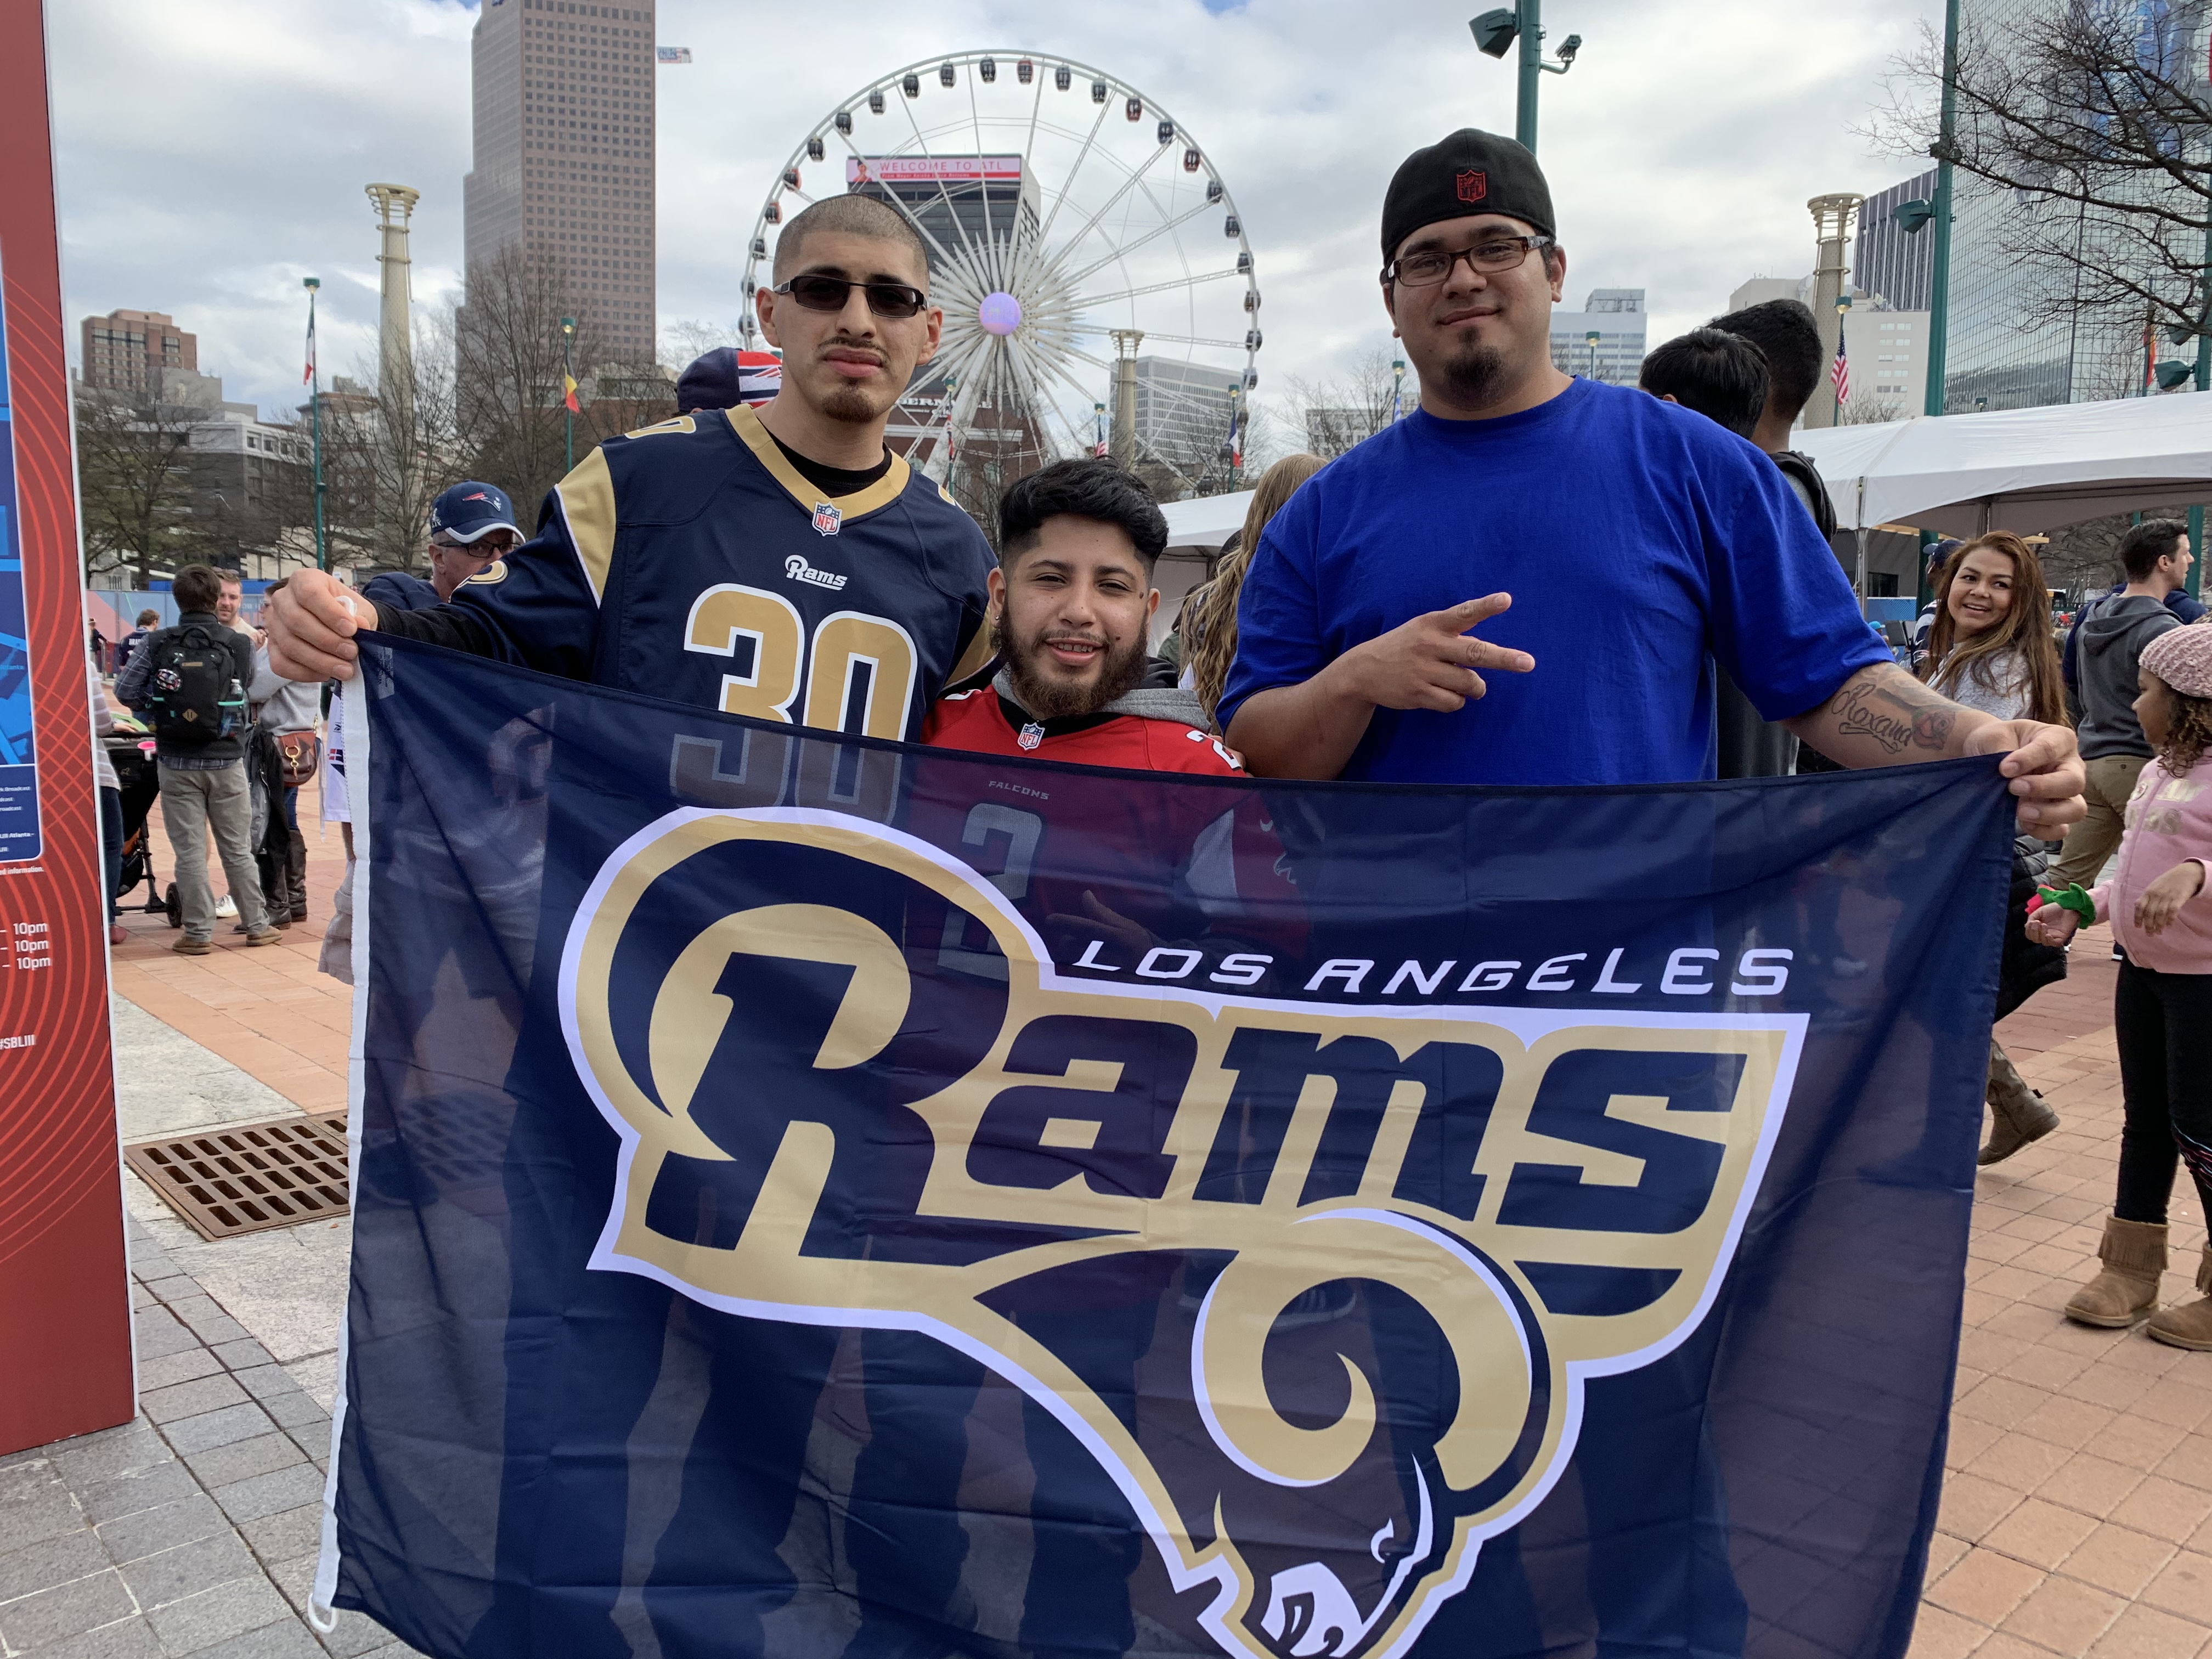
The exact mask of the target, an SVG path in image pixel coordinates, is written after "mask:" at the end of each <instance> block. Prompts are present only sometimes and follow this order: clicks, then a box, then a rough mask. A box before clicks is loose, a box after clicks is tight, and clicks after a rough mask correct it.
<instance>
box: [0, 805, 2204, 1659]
mask: <svg viewBox="0 0 2212 1659" xmlns="http://www.w3.org/2000/svg"><path fill="white" fill-rule="evenodd" d="M312 801H313V795H312V792H309V793H307V794H306V795H305V796H303V799H302V812H301V817H302V822H303V823H304V824H306V825H307V841H308V847H309V849H310V860H309V866H308V873H309V890H310V893H311V894H312V896H313V914H312V915H311V917H310V920H309V921H308V922H307V924H305V925H304V926H301V927H294V928H293V929H291V930H290V932H289V934H288V935H287V937H286V939H285V942H284V943H283V945H278V946H276V947H272V948H269V949H264V950H258V951H246V949H244V948H243V947H242V945H239V944H238V943H236V942H235V941H234V938H233V936H232V935H230V934H228V933H218V934H217V937H216V945H217V947H218V948H217V949H216V952H215V954H214V955H212V956H210V957H197V958H191V957H174V956H172V955H170V954H169V953H168V947H169V944H170V941H171V940H172V939H173V938H174V937H175V935H174V934H173V933H171V931H170V930H169V928H168V927H167V925H166V924H165V923H164V922H163V921H162V920H161V918H160V917H158V916H143V915H131V916H129V917H127V918H126V924H127V926H128V927H130V929H131V935H132V937H131V942H130V943H129V944H127V945H122V946H119V947H118V949H117V950H116V951H115V957H114V959H115V987H116V991H117V993H118V996H117V1000H116V1010H117V1041H118V1057H119V1062H120V1068H121V1073H122V1107H121V1109H122V1115H123V1124H124V1137H125V1139H127V1140H137V1139H146V1138H149V1137H150V1136H154V1135H158V1134H161V1133H171V1132H176V1131H182V1130H185V1129H189V1128H193V1127H203V1126H205V1125H209V1124H214V1123H219V1122H240V1121H265V1120H267V1119H269V1118H271V1117H276V1116H280V1115H283V1113H285V1112H287V1111H301V1112H307V1111H327V1110H331V1109H336V1108H338V1107H341V1106H343V1104H344V1100H345V1047H346V1030H347V1023H348V1020H349V1016H350V1010H351V994H350V992H349V990H348V989H347V987H344V986H343V985H341V984H339V983H338V982H337V981H335V980H332V979H330V978H327V977H325V976H323V975H319V974H318V973H317V972H316V971H315V966H314V963H315V952H316V949H317V946H318V945H319V943H320V935H321V931H322V923H323V921H324V920H325V917H326V916H327V914H328V906H329V896H330V894H331V890H332V889H333V887H335V886H336V884H337V878H338V875H339V872H340V871H341V869H342V867H343V860H342V858H341V856H340V853H339V847H338V840H337V830H336V829H335V827H333V828H332V829H331V830H330V831H329V833H328V835H327V836H326V837H325V836H321V835H320V833H319V830H318V829H317V828H316V826H315V825H314V823H313V806H312ZM158 857H159V861H160V863H161V867H162V869H163V870H164V872H166V871H167V846H166V843H163V845H162V847H161V852H160V854H159V855H158ZM2109 950H2110V941H2109V939H2108V937H2107V935H2106V931H2105V930H2104V929H2102V928H2098V929H2094V930H2093V931H2091V932H2090V933H2086V934H2084V935H2083V936H2082V938H2081V941H2080V942H2079V943H2078V944H2077V945H2076V946H2075V951H2074V960H2073V966H2072V973H2071V975H2070V976H2069V979H2068V980H2067V981H2066V982H2065V983H2063V985H2059V986H2057V987H2052V988H2051V989H2049V990H2046V991H2044V992H2043V993H2041V994H2039V995H2038V996H2037V997H2036V998H2035V999H2034V1000H2033V1001H2032V1002H2031V1003H2030V1004H2029V1005H2028V1006H2027V1008H2026V1009H2025V1010H2023V1011H2022V1012H2020V1013H2018V1014H2016V1015H2015V1016H2014V1017H2013V1018H2011V1019H2009V1020H2008V1021H2007V1022H2005V1024H2004V1025H2003V1026H2002V1028H2001V1030H2000V1033H1999V1035H2000V1036H2001V1038H2002V1041H2003V1042H2005V1044H2006V1047H2007V1048H2008V1050H2009V1051H2010V1052H2011V1054H2013V1056H2014V1058H2015V1060H2016V1061H2017V1062H2018V1064H2019V1066H2020V1067H2021V1072H2022V1073H2023V1074H2025V1075H2026V1076H2027V1079H2028V1080H2029V1081H2030V1082H2031V1083H2032V1084H2033V1085H2035V1086H2036V1087H2037V1088H2039V1089H2040V1090H2041V1091H2043V1092H2044V1094H2045V1097H2047V1098H2048V1099H2049V1100H2050V1102H2051V1104H2052V1105H2053V1106H2055V1107H2056V1108H2057V1109H2058V1111H2059V1112H2060V1113H2061V1115H2063V1118H2064V1120H2065V1121H2064V1124H2063V1127H2062V1128H2061V1129H2060V1130H2059V1131H2058V1132H2057V1133H2054V1134H2052V1135H2051V1136H2050V1137H2049V1138H2048V1139H2045V1140H2044V1141H2042V1142H2040V1143H2039V1144H2038V1145H2036V1146H2032V1147H2030V1148H2028V1149H2027V1151H2025V1152H2021V1154H2019V1155H2018V1156H2017V1157H2015V1158H2013V1159H2011V1160H2010V1161H2009V1162H2008V1163H2006V1164H2002V1165H2001V1166H1999V1167H1998V1168H1997V1169H1996V1170H1994V1171H1985V1172H1984V1174H1983V1175H1982V1176H1980V1178H1979V1181H1978V1194H1977V1202H1976V1205H1975V1212H1974V1225H1973V1236H1972V1247H1971V1249H1972V1263H1971V1266H1970V1267H1969V1269H1968V1281H1969V1282H1968V1285H1967V1290H1966V1333H1965V1336H1964V1339H1963V1341H1962V1343H1961V1345H1960V1370H1959V1383H1958V1396H1957V1404H1956V1407H1955V1409H1954V1413H1953V1415H1952V1423H1951V1443H1950V1454H1949V1458H1948V1464H1949V1473H1948V1480H1947V1484H1946V1488H1945V1492H1944V1498H1943V1505H1942V1519H1941V1523H1940V1528H1939V1531H1938V1533H1937V1535H1936V1541H1935V1544H1934V1547H1933V1550H1932V1552H1931V1555H1930V1559H1929V1573H1928V1588H1927V1594H1926V1605H1925V1606H1924V1607H1923V1610H1922V1613H1921V1620H1920V1627H1919V1632H1918V1635H1917V1639H1916V1640H1915V1642H1914V1644H1913V1648H1912V1654H1913V1659H1966V1656H1968V1655H1975V1656H1978V1659H2033V1656H2049V1655H2059V1656H2067V1659H2079V1656H2095V1659H2196V1656H2203V1655H2206V1654H2208V1653H2212V1436H2208V1435H2207V1433H2206V1430H2207V1428H2208V1426H2212V1354H2194V1353H2187V1352H2183V1351H2181V1350H2179V1349H2176V1348H2169V1347H2166V1346H2161V1345H2160V1344H2158V1343H2155V1342H2153V1341H2151V1340H2148V1338H2146V1337H2144V1336H2143V1335H2142V1334H2141V1333H2140V1332H2139V1331H2136V1332H2101V1331H2092V1330H2087V1329H2085V1328H2081V1327H2079V1326H2075V1325H2071V1324H2069V1323H2068V1322H2066V1321H2065V1320H2063V1318H2061V1317H2060V1316H2059V1315H2058V1312H2057V1310H2058V1308H2059V1307H2060V1305H2061V1304H2063V1302H2064V1301H2065V1299H2066V1298H2067V1297H2068V1296H2069V1295H2070V1294H2071V1293H2072V1291H2073V1289H2074V1287H2075V1285H2077V1284H2079V1283H2080V1282H2081V1279H2083V1278H2084V1277H2085V1276H2086V1274H2087V1273H2088V1271H2089V1270H2090V1267H2089V1264H2090V1262H2091V1261H2092V1258H2093V1253H2094V1251H2095V1249H2096V1243H2097V1237H2098V1230H2099V1226H2100V1222H2101V1219H2102V1218H2103V1216H2104V1214H2105V1212H2106V1208H2107V1206H2109V1204H2110V1202H2111V1198H2112V1169H2113V1158H2114V1152H2115V1147H2116V1145H2117V1140H2118V1129H2119V1114H2120V1104H2119V1079H2118V1066H2117V1063H2116V1060H2115V1059H2114V1054H2113V1048H2112V1012H2111V1009H2112V976H2113V969H2112V964H2111V963H2110V962H2109V961H2108V960H2107V959H2106V958H2107V955H2108V952H2109ZM186 1032H189V1033H190V1035H189V1036H187V1035H185V1033H186ZM126 1182H128V1186H129V1189H130V1200H129V1201H130V1206H131V1217H132V1220H131V1231H132V1253H133V1276H134V1278H135V1279H137V1285H136V1286H135V1291H136V1295H137V1302H138V1309H139V1311H138V1322H139V1327H138V1328H139V1349H138V1351H139V1361H140V1366H141V1385H142V1388H143V1394H142V1395H141V1407H142V1415H141V1417H140V1419H138V1420H137V1422H135V1423H131V1424H129V1425H125V1426H123V1427H121V1428H118V1429H112V1430H109V1431H106V1432H105V1433H101V1434H95V1435H88V1436H86V1437H82V1438H81V1439H77V1440H73V1441H66V1442H63V1443H58V1444H57V1445H53V1446H47V1447H41V1448H38V1449H33V1450H31V1451H27V1452H21V1453H18V1454H16V1455H14V1456H11V1457H8V1458H4V1459H0V1656H5V1659H14V1656H16V1655H23V1654H27V1655H36V1656H38V1659H141V1656H143V1659H185V1656H187V1655H191V1656H204V1659H264V1656H265V1659H281V1656H289V1655H301V1656H307V1659H313V1656H315V1655H317V1654H320V1653H325V1652H327V1653H330V1654H332V1655H337V1656H341V1659H353V1656H356V1655H362V1654H372V1653H374V1654H378V1655H386V1656H398V1655H402V1654H404V1653H407V1652H409V1651H410V1650H409V1649H407V1648H405V1647H404V1646H403V1645H401V1644H398V1643H395V1642H392V1640H391V1638H389V1637H388V1636H386V1633H385V1632H382V1631H381V1630H380V1629H379V1628H378V1627H376V1626H374V1625H373V1624H371V1623H370V1622H369V1621H368V1620H364V1619H362V1618H360V1617H358V1616H357V1615H352V1614H342V1615H341V1616H340V1620H339V1628H338V1630H337V1632H334V1633H333V1634H331V1636H329V1637H318V1636H316V1635H315V1633H314V1632H313V1631H312V1630H311V1629H310V1627H309V1626H307V1623H306V1622H305V1620H303V1619H302V1618H301V1608H302V1607H304V1605H305V1597H306V1594H307V1584H308V1581H309V1578H310V1577H311V1575H312V1573H313V1564H314V1554H315V1549H316V1537H317V1529H318V1528H319V1524H320V1513H321V1510H320V1502H321V1498H320V1494H321V1490H322V1485H323V1479H324V1475H323V1464H324V1460H325V1458H326V1456H327V1454H328V1449H329V1421H328V1418H327V1415H326V1413H327V1410H328V1407H329V1406H330V1403H331V1397H332V1394H333V1390H334V1389H335V1384H336V1355H335V1345H336V1341H337V1322H338V1317H339V1313H340V1310H341V1308H342V1306H343V1292H344V1280H343V1273H344V1237H343V1233H344V1230H343V1225H333V1224H331V1223H322V1224H311V1225H307V1226H303V1227H298V1228H294V1229H289V1230H283V1231H274V1232H267V1233H259V1234H254V1235H251V1236H249V1237H244V1238H240V1239H234V1240H231V1241H228V1242H225V1243H214V1244H210V1243H204V1242H203V1241H202V1240H200V1239H199V1238H198V1237H197V1235H195V1234H193V1233H192V1232H191V1231H190V1230H189V1229H187V1228H185V1226H184V1225H183V1224H182V1223H181V1222H179V1221H178V1220H177V1219H176V1218H174V1217H173V1216H172V1215H171V1214H170V1213H169V1212H168V1211H167V1208H166V1206H163V1204H162V1203H161V1200H159V1199H157V1198H156V1197H155V1195H154V1194H152V1193H151V1192H150V1191H149V1189H147V1188H145V1187H144V1186H143V1185H142V1184H141V1183H139V1182H137V1178H136V1177H135V1176H126ZM2203 1236H2204V1233H2203V1217H2202V1216H2201V1215H2200V1214H2199V1213H2198V1212H2197V1206H2196V1204H2195V1201H2194V1200H2193V1199H2191V1198H2188V1197H2186V1196H2185V1195H2181V1194H2177V1198H2176V1204H2175V1212H2174V1238H2175V1248H2174V1261H2175V1267H2176V1271H2174V1272H2173V1273H2170V1274H2169V1276H2168V1279H2167V1281H2166V1297H2167V1299H2168V1300H2174V1299H2179V1298H2182V1297H2186V1296H2188V1295H2190V1294H2191V1286H2190V1282H2189V1279H2190V1275H2191V1273H2193V1271H2194V1268H2195V1263H2196V1252H2197V1246H2198V1245H2199V1243H2201V1242H2202V1240H2203Z"/></svg>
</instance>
